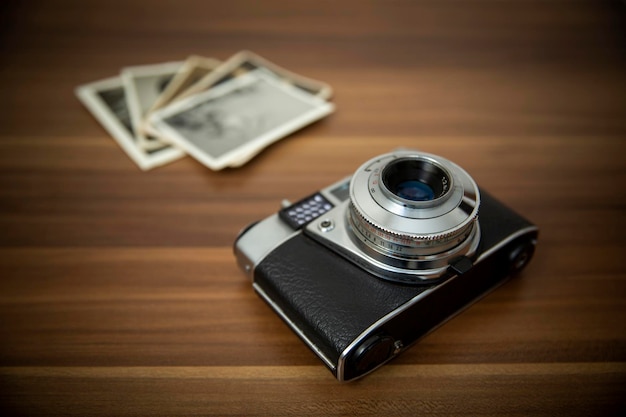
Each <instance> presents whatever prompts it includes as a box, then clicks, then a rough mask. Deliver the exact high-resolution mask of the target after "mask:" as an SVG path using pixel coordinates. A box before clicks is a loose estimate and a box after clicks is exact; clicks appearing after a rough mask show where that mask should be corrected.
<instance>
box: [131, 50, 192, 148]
mask: <svg viewBox="0 0 626 417" xmlns="http://www.w3.org/2000/svg"><path fill="white" fill-rule="evenodd" d="M182 64H183V63H182V62H166V63H162V64H155V65H139V66H132V67H127V68H123V69H122V71H121V75H122V80H123V83H124V88H125V89H126V101H127V103H128V109H129V112H130V118H131V121H132V124H133V129H134V131H135V135H136V137H137V139H138V140H139V144H140V145H141V146H143V147H144V148H146V149H155V148H160V147H162V146H163V142H162V141H161V140H159V138H158V137H156V136H154V132H153V133H152V134H149V133H148V132H146V131H145V130H144V129H143V125H144V119H145V117H146V115H147V114H148V111H149V110H150V109H151V108H152V106H153V105H154V103H155V102H156V101H157V99H158V98H159V96H161V94H162V93H163V92H164V91H165V89H166V88H167V86H168V84H169V82H170V81H171V80H172V78H173V77H174V76H175V75H176V73H177V72H178V70H179V69H180V68H181V66H182Z"/></svg>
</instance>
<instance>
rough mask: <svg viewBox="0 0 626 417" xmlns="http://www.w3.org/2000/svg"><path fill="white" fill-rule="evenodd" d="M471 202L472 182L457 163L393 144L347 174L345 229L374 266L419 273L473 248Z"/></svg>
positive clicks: (435, 273)
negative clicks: (391, 149) (388, 150)
mask: <svg viewBox="0 0 626 417" xmlns="http://www.w3.org/2000/svg"><path fill="white" fill-rule="evenodd" d="M479 206H480V193H479V190H478V186H477V185H476V183H475V182H474V180H472V178H471V177H470V176H469V174H468V173H467V172H465V171H464V170H463V169H462V168H461V167H459V166H458V165H456V164H454V163H452V162H450V161H448V160H447V159H444V158H441V157H439V156H436V155H431V154H426V153H418V152H411V151H398V152H394V153H391V154H386V155H382V156H379V157H377V158H374V159H372V160H370V161H368V162H366V163H365V164H363V165H362V166H361V167H360V168H359V169H358V170H357V171H356V172H355V174H354V176H353V177H352V180H351V182H350V206H349V209H348V221H349V226H350V231H351V234H350V235H351V237H352V238H353V241H354V242H355V243H356V244H357V245H358V246H359V247H360V248H361V250H362V251H363V253H364V254H366V255H367V256H369V257H370V258H371V259H372V264H373V265H376V268H379V269H380V268H382V269H386V270H388V271H390V273H389V274H388V276H389V277H392V278H390V279H392V280H395V278H393V277H398V276H402V277H403V278H402V281H404V282H413V281H419V280H422V281H423V280H425V279H430V278H436V277H439V276H441V275H442V274H443V273H444V272H445V270H446V269H447V266H448V263H449V261H450V260H452V259H454V258H455V257H458V256H463V255H465V256H471V255H472V254H473V253H474V252H475V251H476V249H477V247H478V243H479V239H480V228H479V225H478V222H477V221H476V220H477V218H478V208H479ZM378 275H381V274H378ZM407 276H408V278H407Z"/></svg>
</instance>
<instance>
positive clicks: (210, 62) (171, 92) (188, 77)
mask: <svg viewBox="0 0 626 417" xmlns="http://www.w3.org/2000/svg"><path fill="white" fill-rule="evenodd" d="M220 64H221V61H219V60H217V59H215V58H209V57H203V56H198V55H191V56H189V57H188V58H187V59H186V60H185V62H184V63H183V65H182V66H181V67H180V69H179V70H178V72H177V73H176V74H175V75H174V77H173V78H172V79H171V81H170V82H169V83H168V84H167V87H165V90H163V91H162V93H161V94H160V95H159V96H158V97H157V99H156V100H155V101H154V103H153V104H152V106H151V108H150V109H149V110H148V113H151V112H154V111H156V110H158V109H160V108H163V107H165V106H166V105H168V104H169V103H171V102H173V101H174V100H176V98H177V97H178V96H179V95H180V94H181V93H183V92H184V91H185V90H187V89H188V88H190V87H192V86H193V85H194V84H196V83H197V82H198V81H200V80H201V79H203V78H204V77H205V76H206V75H207V74H209V73H211V72H212V71H213V70H214V69H216V68H217V67H218V66H219V65H220ZM146 127H147V128H148V127H149V125H148V126H146Z"/></svg>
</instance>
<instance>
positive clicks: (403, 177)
mask: <svg viewBox="0 0 626 417" xmlns="http://www.w3.org/2000/svg"><path fill="white" fill-rule="evenodd" d="M382 180H383V184H385V187H387V189H388V190H389V191H390V192H391V193H392V194H394V195H395V196H397V197H400V198H401V199H404V200H409V201H431V200H434V199H436V198H439V197H441V196H442V195H444V194H445V193H446V192H447V191H448V185H449V184H450V178H448V175H447V173H446V172H445V171H444V170H443V169H441V168H440V167H439V166H437V165H435V164H434V163H432V162H430V161H428V160H424V159H414V158H402V159H398V160H396V161H393V162H391V163H389V164H388V165H387V166H386V167H385V168H384V169H383V173H382Z"/></svg>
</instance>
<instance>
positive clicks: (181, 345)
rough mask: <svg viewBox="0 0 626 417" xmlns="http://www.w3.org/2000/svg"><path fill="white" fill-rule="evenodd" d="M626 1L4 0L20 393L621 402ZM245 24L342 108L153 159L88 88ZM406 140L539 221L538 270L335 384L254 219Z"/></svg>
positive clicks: (527, 404) (402, 411) (236, 44)
mask: <svg viewBox="0 0 626 417" xmlns="http://www.w3.org/2000/svg"><path fill="white" fill-rule="evenodd" d="M625 8H626V6H625V5H624V4H623V3H622V2H620V1H597V2H592V1H578V2H568V1H560V2H558V1H535V2H522V1H515V2H513V1H511V2H508V1H507V2H502V1H472V2H457V1H439V0H431V1H424V2H418V1H408V0H406V1H391V2H383V1H357V0H350V1H334V2H328V1H320V0H316V1H312V0H307V1H291V2H290V1H269V2H254V1H246V0H229V1H219V2H217V1H216V2H209V1H201V0H198V1H187V0H181V1H176V2H168V1H164V0H157V1H152V2H141V1H138V0H126V1H111V0H109V1H102V0H98V1H89V2H85V1H67V0H63V1H54V2H44V1H32V2H11V1H10V2H3V3H2V6H0V9H1V16H2V17H1V18H0V19H1V21H0V24H1V26H0V27H1V29H0V30H1V37H0V42H1V43H0V45H1V46H0V47H1V48H2V60H1V61H0V75H1V78H0V79H1V80H2V87H1V89H0V98H1V100H0V405H1V409H2V411H3V414H2V415H5V416H6V415H24V416H40V415H41V416H52V415H75V416H96V415H107V416H131V415H132V416H148V415H162V416H176V415H185V416H189V415H210V414H212V415H222V416H226V415H248V416H254V415H266V416H280V415H296V416H306V415H326V416H339V415H342V416H355V415H381V416H391V415H421V414H437V415H464V414H469V415H524V416H526V415H546V416H554V415H611V414H615V415H619V414H621V415H624V413H626V400H624V394H625V392H626V305H625V298H626V274H625V273H624V269H625V268H624V264H623V262H624V252H625V249H626V237H625V233H626V222H625V220H624V210H625V207H626V186H625V185H624V184H625V183H626V170H625V169H624V168H625V160H626V158H625V156H624V153H625V152H626V143H625V140H626V36H625V33H626V31H625V29H626V12H625ZM242 49H248V50H252V51H255V52H257V53H258V54H260V55H262V56H264V57H266V58H268V59H270V60H272V61H274V62H276V63H278V64H280V65H282V66H284V67H286V68H289V69H291V70H293V71H295V72H298V73H301V74H304V75H308V76H310V77H313V78H317V79H320V80H323V81H326V82H328V83H329V84H330V85H332V86H333V88H334V91H335V95H334V97H333V102H334V103H335V104H336V106H337V111H336V112H335V113H334V114H333V115H331V116H330V117H328V118H326V119H324V120H322V121H321V122H319V123H316V124H314V125H312V126H310V127H307V128H305V129H303V130H301V131H299V132H297V133H296V134H294V135H292V136H290V137H289V138H287V139H284V140H282V141H280V142H278V143H276V144H275V145H273V146H271V147H270V148H268V149H266V150H265V151H264V152H263V153H262V154H261V155H260V156H258V157H257V158H255V159H254V160H252V161H251V162H250V163H249V164H247V165H245V166H244V167H242V168H239V169H229V170H225V171H221V172H213V171H211V170H209V169H207V168H205V167H204V166H202V165H200V164H199V163H198V162H196V161H195V160H193V159H191V158H189V157H187V158H184V159H182V160H180V161H177V162H175V163H172V164H170V165H167V166H164V167H161V168H157V169H154V170H152V171H148V172H142V171H140V170H139V169H138V168H137V167H136V166H135V165H134V164H133V163H132V162H131V160H130V159H129V158H128V157H127V156H126V155H125V154H124V153H123V151H122V150H121V149H120V148H119V147H118V146H117V144H116V143H115V142H114V141H113V140H112V139H111V138H110V137H109V136H108V134H107V133H106V132H105V131H104V129H103V128H102V127H101V126H100V125H99V124H98V123H97V122H96V121H95V119H93V117H92V116H91V115H90V114H89V113H88V112H87V111H86V110H85V108H84V107H83V106H82V105H81V104H80V102H79V101H78V100H77V99H76V98H75V96H74V94H73V90H74V88H75V87H76V86H77V85H80V84H84V83H87V82H91V81H95V80H98V79H102V78H106V77H109V76H113V75H116V74H117V73H118V71H119V70H120V68H122V67H124V66H129V65H139V64H150V63H158V62H164V61H172V60H180V59H184V58H185V57H186V56H188V55H190V54H198V55H204V56H212V57H216V58H219V59H226V58H227V57H229V56H230V55H232V54H234V53H236V52H237V51H239V50H242ZM396 147H412V148H418V149H422V150H424V151H427V152H431V153H436V154H440V155H442V156H444V157H447V158H448V159H451V160H453V161H455V162H457V163H458V164H459V165H461V166H463V167H464V168H465V169H466V170H467V171H469V172H470V174H471V175H472V176H473V177H474V179H475V180H476V181H477V182H478V184H479V185H480V186H481V187H483V188H485V189H487V190H489V191H490V192H491V193H492V194H494V195H495V196H497V197H498V198H499V199H500V200H502V201H504V202H505V203H506V204H508V205H510V206H512V207H514V208H515V209H516V210H517V211H518V212H520V213H521V214H523V215H524V216H526V217H528V218H529V219H531V220H532V221H533V222H535V223H536V224H537V225H538V226H539V227H540V228H541V236H540V241H539V245H538V248H537V252H536V256H535V258H534V260H533V261H532V263H531V264H530V265H529V267H528V268H527V269H526V270H525V271H524V272H523V274H522V275H521V276H520V277H518V278H516V279H514V280H512V281H510V282H509V283H507V284H506V285H505V286H503V287H501V288H499V289H497V290H496V291H495V292H493V293H491V294H490V295H488V296H487V297H486V298H484V299H483V300H481V301H480V302H479V303H477V304H474V305H473V306H472V307H470V308H469V309H467V310H466V311H465V312H463V313H462V314H461V315H459V316H457V317H456V318H454V319H453V320H451V321H449V322H448V323H446V324H445V325H443V326H442V327H441V328H439V329H438V330H436V331H435V332H433V333H431V334H430V335H428V336H426V337H425V338H424V339H422V340H421V342H420V343H418V344H417V345H415V346H413V347H412V348H411V349H410V350H408V351H407V352H405V353H404V354H403V355H401V356H400V357H398V358H397V359H395V360H394V361H392V362H391V363H390V364H388V365H386V366H384V367H383V368H381V369H380V370H378V371H376V372H375V373H374V374H372V375H370V376H367V377H365V378H363V379H361V380H358V381H356V382H353V383H347V384H340V383H338V382H337V381H336V380H335V379H334V378H333V377H332V375H331V374H330V373H329V372H328V371H327V369H326V368H325V367H324V366H323V365H322V363H321V362H320V361H319V360H318V359H317V357H316V356H315V355H314V354H313V353H311V352H310V351H309V349H308V348H307V347H305V345H304V344H303V343H301V342H300V340H299V339H298V338H297V337H296V336H295V335H294V334H293V333H292V332H291V331H290V330H289V329H288V328H287V326H286V325H284V324H283V323H282V321H281V320H280V319H279V318H278V317H277V316H276V315H275V314H274V313H273V312H272V311H271V310H270V309H269V308H268V307H267V305H265V304H264V302H263V301H262V300H261V299H260V298H258V297H257V295H255V294H254V292H253V290H252V288H251V285H250V282H249V281H248V280H247V279H246V278H245V276H244V274H243V273H242V272H241V271H240V270H239V269H238V267H237V265H236V263H235V259H234V256H233V254H232V244H233V241H234V239H235V237H236V235H237V233H238V231H239V230H240V229H241V228H242V227H244V226H245V225H247V224H248V223H250V222H252V221H254V220H258V219H261V218H263V217H266V216H268V215H270V214H272V213H274V212H275V211H276V210H277V209H278V208H279V205H280V201H281V200H282V199H283V198H287V199H291V200H297V199H298V198H299V197H303V196H305V195H307V194H310V193H311V192H313V191H315V190H317V189H320V188H321V187H324V186H326V185H329V184H330V183H332V182H334V181H336V180H338V179H339V178H341V177H343V176H346V175H349V174H351V173H352V172H353V171H354V170H355V169H356V168H357V167H358V166H359V165H360V164H361V163H363V162H364V161H365V160H367V159H369V158H371V157H373V156H375V155H378V154H381V153H385V152H387V151H389V150H391V149H393V148H396Z"/></svg>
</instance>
